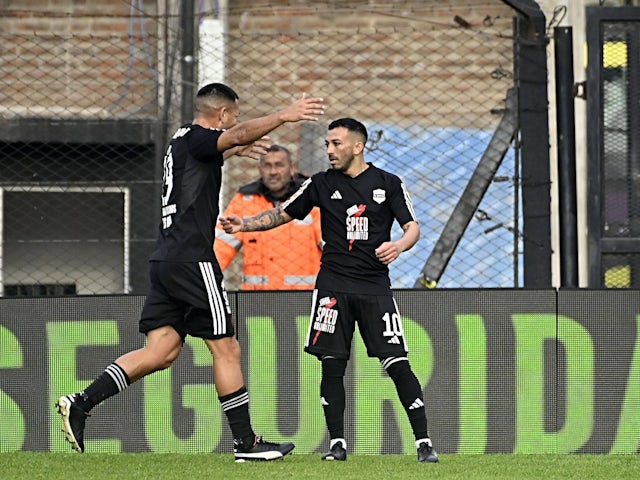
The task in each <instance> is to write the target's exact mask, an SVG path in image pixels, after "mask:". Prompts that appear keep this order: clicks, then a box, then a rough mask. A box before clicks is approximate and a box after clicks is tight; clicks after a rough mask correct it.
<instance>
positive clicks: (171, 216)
mask: <svg viewBox="0 0 640 480" xmlns="http://www.w3.org/2000/svg"><path fill="white" fill-rule="evenodd" d="M323 105H324V104H323V100H322V99H321V98H307V97H306V96H305V95H303V96H302V98H300V99H299V100H298V101H296V102H295V103H293V104H291V105H290V106H288V107H287V108H284V109H283V110H280V111H278V112H276V113H273V114H270V115H266V116H264V117H260V118H256V119H253V120H248V121H246V122H242V123H239V124H237V120H238V116H239V115H240V107H239V98H238V95H237V94H236V92H234V91H233V90H232V89H231V88H230V87H228V86H226V85H223V84H220V83H212V84H209V85H206V86H204V87H202V88H201V89H200V90H199V91H198V93H197V95H196V100H195V118H194V120H193V121H192V123H191V124H187V125H184V126H182V127H181V128H179V129H178V131H177V132H176V133H175V134H174V136H173V138H172V139H171V142H170V143H169V146H168V148H167V152H166V154H165V157H164V175H163V183H164V185H163V192H162V207H161V208H162V212H161V217H162V221H161V223H160V228H159V235H158V240H157V243H156V247H155V250H154V251H153V253H152V254H151V257H150V267H149V271H150V289H149V294H148V295H147V297H146V301H145V304H144V306H143V308H142V313H141V317H140V331H141V332H142V333H144V334H146V336H147V342H146V344H145V346H144V347H143V348H141V349H138V350H134V351H131V352H129V353H127V354H125V355H123V356H121V357H120V358H118V359H117V360H115V361H114V363H112V364H110V365H109V366H107V368H106V369H105V370H104V372H103V373H102V374H101V375H100V376H98V377H97V378H96V379H95V380H94V382H93V383H91V384H90V385H89V386H88V387H87V388H86V389H85V390H84V391H82V392H80V393H75V394H70V395H64V396H62V397H60V399H59V400H58V402H57V404H56V405H57V407H58V412H59V413H60V414H61V415H62V419H63V430H64V432H65V435H66V438H67V440H68V441H69V442H70V443H71V445H72V447H73V448H74V449H75V450H77V451H78V452H83V451H84V428H85V420H86V417H87V416H88V414H89V411H90V410H91V409H92V408H93V407H95V406H96V405H97V404H99V403H100V402H102V401H104V400H105V399H107V398H109V397H111V396H112V395H115V394H117V393H120V392H121V391H122V390H124V389H125V388H126V387H127V386H129V385H130V384H131V383H133V382H135V381H137V380H139V379H141V378H142V377H144V376H145V375H148V374H150V373H153V372H155V371H158V370H162V369H165V368H168V367H169V366H170V365H171V364H172V363H173V361H174V360H175V359H176V358H177V357H178V355H179V354H180V351H181V349H182V346H183V343H184V340H185V337H186V336H187V335H192V336H194V337H199V338H202V339H203V340H204V341H205V343H206V345H207V347H208V349H209V351H210V352H211V355H212V357H213V374H214V380H215V387H216V391H217V393H218V397H219V400H220V403H221V405H222V409H223V411H224V413H225V414H226V417H227V420H228V422H229V426H230V428H231V432H232V434H233V437H234V454H235V459H236V461H244V460H275V459H278V458H282V457H283V456H284V455H286V454H287V453H289V452H291V451H292V450H293V448H294V445H293V444H292V443H283V444H278V443H272V442H267V441H265V440H263V439H262V438H261V437H259V436H256V434H255V433H254V431H253V428H252V426H251V421H250V417H249V394H248V392H247V389H246V387H245V384H244V379H243V375H242V370H241V365H240V345H239V343H238V341H237V339H236V338H235V336H234V328H233V322H232V318H231V309H230V307H229V304H228V302H227V296H226V292H225V290H224V284H223V279H222V272H221V270H220V266H219V265H218V261H217V260H216V258H215V255H214V253H213V248H212V246H213V242H214V238H215V225H216V221H217V217H218V215H219V205H218V198H219V195H220V184H221V181H222V164H223V161H224V158H227V157H228V156H231V155H232V154H242V155H245V156H250V157H253V158H257V155H259V154H260V153H265V150H264V147H265V146H268V145H267V144H266V143H265V141H263V140H265V139H262V137H263V136H264V135H266V134H267V133H269V132H270V131H272V130H274V129H275V128H277V127H279V126H280V125H282V124H284V123H287V122H298V121H301V120H310V121H314V120H317V116H318V115H321V114H323V113H324V106H323ZM212 408H213V407H212Z"/></svg>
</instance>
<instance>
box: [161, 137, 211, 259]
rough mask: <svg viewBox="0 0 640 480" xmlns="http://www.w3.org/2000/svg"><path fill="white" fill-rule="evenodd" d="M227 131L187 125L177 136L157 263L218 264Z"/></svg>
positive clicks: (168, 163)
mask: <svg viewBox="0 0 640 480" xmlns="http://www.w3.org/2000/svg"><path fill="white" fill-rule="evenodd" d="M222 132H223V130H215V129H209V128H204V127H201V126H200V125H185V126H183V127H181V128H179V129H178V130H177V131H176V133H175V134H174V135H173V138H172V139H171V142H169V146H168V147H167V152H166V154H165V156H164V173H163V185H162V207H161V208H162V212H161V217H162V220H161V222H160V232H159V235H158V240H157V242H156V247H155V250H154V252H153V253H152V254H151V257H150V259H151V260H164V261H180V262H201V261H214V260H215V255H214V253H213V241H214V238H215V225H216V222H217V220H218V213H219V209H220V207H219V205H218V199H219V196H220V185H221V181H222V163H223V158H222V153H221V152H218V149H217V144H218V137H219V136H220V135H221V134H222Z"/></svg>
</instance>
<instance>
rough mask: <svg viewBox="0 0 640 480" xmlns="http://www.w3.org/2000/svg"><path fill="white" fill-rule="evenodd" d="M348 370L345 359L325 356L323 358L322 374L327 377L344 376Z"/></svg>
mask: <svg viewBox="0 0 640 480" xmlns="http://www.w3.org/2000/svg"><path fill="white" fill-rule="evenodd" d="M346 370H347V361H346V360H345V359H339V358H333V357H325V358H323V359H322V375H323V376H325V377H344V373H345V371H346Z"/></svg>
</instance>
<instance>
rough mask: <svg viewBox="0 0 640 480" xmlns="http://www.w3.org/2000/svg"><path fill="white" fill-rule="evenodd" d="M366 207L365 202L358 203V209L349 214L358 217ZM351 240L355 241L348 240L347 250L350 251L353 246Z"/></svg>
mask: <svg viewBox="0 0 640 480" xmlns="http://www.w3.org/2000/svg"><path fill="white" fill-rule="evenodd" d="M366 209H367V206H366V205H365V204H360V205H358V210H357V211H356V212H355V213H354V214H353V215H351V216H352V217H360V216H362V214H363V213H364V211H365V210H366ZM353 242H355V239H352V240H349V251H351V249H352V248H353Z"/></svg>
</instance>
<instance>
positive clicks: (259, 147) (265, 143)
mask: <svg viewBox="0 0 640 480" xmlns="http://www.w3.org/2000/svg"><path fill="white" fill-rule="evenodd" d="M270 140H271V138H270V137H268V136H266V135H265V136H264V137H262V138H260V139H259V140H256V141H255V142H252V143H250V144H248V145H239V146H237V147H233V148H230V149H229V150H225V151H224V153H223V154H222V158H224V159H225V160H227V159H228V158H229V157H233V156H234V155H235V156H238V157H247V158H252V159H254V160H260V157H261V156H262V155H264V154H266V153H267V149H268V148H269V147H271V143H270V142H269V141H270Z"/></svg>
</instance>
